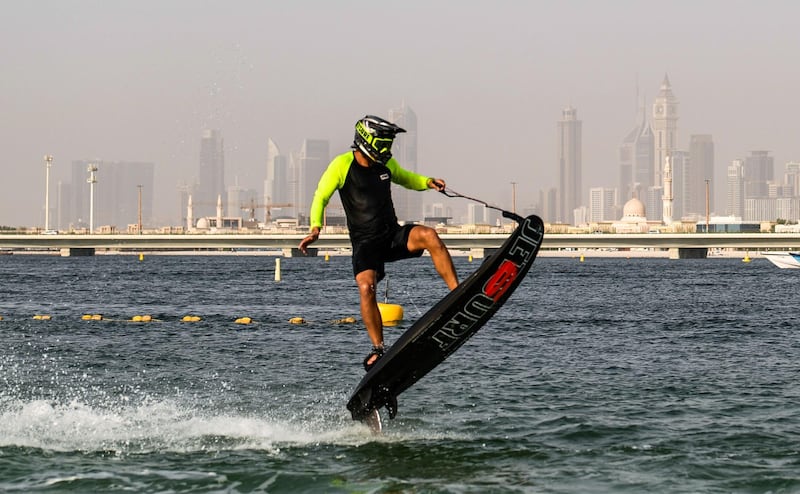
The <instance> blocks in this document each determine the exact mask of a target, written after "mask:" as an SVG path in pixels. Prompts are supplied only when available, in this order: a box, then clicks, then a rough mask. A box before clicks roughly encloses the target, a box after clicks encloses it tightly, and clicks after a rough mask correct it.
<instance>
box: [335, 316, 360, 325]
mask: <svg viewBox="0 0 800 494" xmlns="http://www.w3.org/2000/svg"><path fill="white" fill-rule="evenodd" d="M331 322H333V324H354V323H355V322H356V318H355V317H343V318H341V319H334V320H333V321H331Z"/></svg>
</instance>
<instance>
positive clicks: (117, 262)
mask: <svg viewBox="0 0 800 494" xmlns="http://www.w3.org/2000/svg"><path fill="white" fill-rule="evenodd" d="M456 261H457V266H458V269H459V273H460V274H461V276H462V277H464V276H465V275H466V274H467V273H468V272H470V271H471V270H472V269H474V268H475V267H476V265H475V264H470V263H469V262H468V261H467V259H464V258H457V259H456ZM476 262H477V261H476ZM274 268H275V260H274V258H272V257H255V256H254V257H233V256H231V257H226V256H208V257H205V256H195V257H172V256H164V257H157V256H147V257H146V258H145V259H144V261H142V262H140V261H139V260H138V258H137V257H135V256H96V257H94V258H57V257H41V256H21V255H13V256H3V257H0V297H1V298H0V316H2V318H3V319H2V320H1V321H0V335H1V337H2V340H0V341H2V345H3V351H2V353H0V491H7V492H15V491H22V492H37V491H38V492H49V491H52V492H91V491H103V492H115V491H126V492H130V491H134V492H136V491H138V492H217V491H221V492H254V491H255V492H403V491H407V492H542V493H571V492H581V493H582V492H675V493H683V492H764V493H766V492H772V493H781V492H800V453H799V450H800V425H798V424H800V406H799V405H798V404H799V403H800V392H798V386H797V384H796V381H797V378H798V376H799V375H800V343H798V336H797V330H798V323H797V322H796V321H797V295H796V294H797V292H798V287H799V283H798V280H799V279H800V278H798V276H800V274H798V273H796V272H792V271H789V270H778V269H777V268H775V267H774V266H772V265H771V264H769V263H768V262H767V261H766V260H756V261H754V262H752V263H749V264H746V263H742V262H741V260H738V259H708V260H680V261H679V260H665V259H592V258H587V259H586V261H585V262H578V260H577V259H554V258H540V259H539V260H537V262H536V264H535V266H534V267H533V269H532V270H531V272H530V273H529V275H528V278H527V279H526V280H525V281H524V282H523V284H522V285H521V287H520V288H519V289H518V290H517V292H516V293H515V294H514V296H513V297H512V298H511V301H510V302H509V303H508V304H507V305H506V306H505V307H504V308H503V309H501V311H500V312H499V313H498V314H497V315H496V316H495V318H494V319H493V320H492V321H491V322H490V324H489V325H488V326H487V327H485V328H484V329H483V330H481V331H480V332H479V333H478V334H477V335H476V336H475V337H474V338H473V339H472V340H471V341H470V342H469V343H467V344H466V345H465V346H464V347H462V348H461V349H460V350H459V351H458V352H457V353H456V354H454V355H453V356H452V357H451V358H450V359H449V360H448V361H446V362H445V363H444V364H443V365H441V366H440V367H438V368H437V369H436V370H435V371H433V372H432V373H431V374H429V375H428V376H426V377H425V378H424V379H423V380H422V381H420V382H419V383H418V384H417V385H415V386H414V387H413V388H411V389H410V390H409V391H407V392H406V393H404V394H403V395H401V396H400V408H399V415H398V418H396V419H395V420H392V421H389V420H388V419H387V418H386V417H384V420H385V421H386V423H385V427H386V432H385V434H384V435H382V436H380V437H374V436H372V435H371V434H370V433H369V432H368V430H367V429H366V427H364V426H362V425H360V424H358V423H354V422H353V421H352V420H351V419H350V416H349V413H348V412H347V410H346V409H345V402H346V401H347V398H348V397H349V395H350V392H351V391H352V389H353V387H354V386H355V385H356V384H357V382H358V381H359V379H360V378H361V376H362V374H363V370H362V368H361V360H362V358H363V356H364V355H365V354H366V353H367V351H368V350H369V342H368V339H367V337H366V334H365V333H364V331H363V327H362V326H361V325H360V323H357V324H350V325H347V324H336V323H335V322H334V321H335V320H336V319H340V318H342V317H346V316H353V317H358V298H357V291H356V288H355V285H354V282H353V281H352V275H351V270H350V260H349V258H339V257H333V258H331V259H330V261H328V262H326V261H324V260H323V259H322V258H317V259H282V268H283V269H282V278H283V280H282V281H281V282H280V283H276V282H275V281H274ZM389 279H390V294H389V295H390V300H391V301H392V302H394V303H399V304H402V305H403V306H404V308H405V311H406V315H407V319H414V318H416V317H417V316H418V315H419V314H420V311H423V310H425V309H427V308H428V307H429V306H430V305H432V304H433V303H434V302H435V301H436V300H438V299H439V298H441V297H442V296H443V295H444V294H445V288H444V284H443V282H442V281H441V280H439V279H438V278H437V276H436V274H435V272H434V271H433V268H432V267H431V265H430V259H428V258H422V259H417V260H411V261H403V262H400V263H395V264H393V265H392V266H391V267H390V271H389ZM380 289H381V290H383V284H382V285H381V287H380ZM35 314H47V315H50V316H51V317H52V319H51V320H49V321H44V320H34V319H33V316H34V315H35ZM84 314H103V316H104V319H105V320H102V321H84V320H82V319H81V316H82V315H84ZM189 314H197V315H200V316H202V318H203V320H202V321H200V322H195V323H186V322H181V321H180V319H181V318H182V317H183V316H184V315H189ZM135 315H151V316H152V317H153V318H154V319H156V321H154V322H150V323H133V322H129V320H130V319H131V318H132V317H133V316H135ZM244 316H247V317H251V318H252V319H253V320H254V321H255V322H254V323H253V324H251V325H238V324H235V323H234V320H235V319H236V318H239V317H244ZM291 317H303V318H305V319H306V320H307V324H305V325H292V324H289V323H288V319H289V318H291ZM409 325H410V322H406V323H404V324H402V325H401V326H399V327H397V328H393V329H387V339H388V340H389V341H393V340H394V339H395V338H396V337H397V335H399V334H400V332H401V331H402V330H403V329H404V328H407V327H408V326H409Z"/></svg>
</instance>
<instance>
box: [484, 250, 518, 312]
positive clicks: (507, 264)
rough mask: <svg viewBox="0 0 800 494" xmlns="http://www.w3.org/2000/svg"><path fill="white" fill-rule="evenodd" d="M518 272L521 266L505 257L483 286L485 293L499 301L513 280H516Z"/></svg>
mask: <svg viewBox="0 0 800 494" xmlns="http://www.w3.org/2000/svg"><path fill="white" fill-rule="evenodd" d="M518 273H519V268H517V265H516V264H514V263H513V262H511V261H509V260H508V259H505V260H504V261H503V262H502V264H500V266H499V267H498V268H497V271H495V273H494V274H493V275H492V277H491V278H489V280H488V281H487V282H486V284H485V285H484V286H483V293H485V294H486V295H488V296H489V297H491V298H492V300H494V301H495V302H497V301H498V300H500V297H502V296H503V294H504V293H505V292H506V290H508V288H509V287H510V286H511V282H512V281H514V279H515V278H516V277H517V274H518Z"/></svg>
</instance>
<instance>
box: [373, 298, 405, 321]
mask: <svg viewBox="0 0 800 494" xmlns="http://www.w3.org/2000/svg"><path fill="white" fill-rule="evenodd" d="M378 310H379V311H380V313H381V320H382V321H383V325H384V326H395V325H397V323H398V322H399V321H402V320H403V306H401V305H397V304H385V303H383V302H378Z"/></svg>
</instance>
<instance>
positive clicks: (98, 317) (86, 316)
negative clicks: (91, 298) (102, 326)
mask: <svg viewBox="0 0 800 494" xmlns="http://www.w3.org/2000/svg"><path fill="white" fill-rule="evenodd" d="M81 319H83V320H84V321H102V320H103V315H102V314H84V315H82V316H81Z"/></svg>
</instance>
